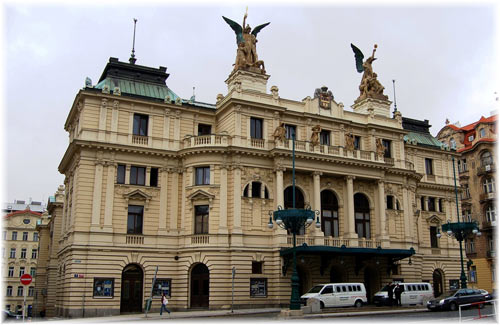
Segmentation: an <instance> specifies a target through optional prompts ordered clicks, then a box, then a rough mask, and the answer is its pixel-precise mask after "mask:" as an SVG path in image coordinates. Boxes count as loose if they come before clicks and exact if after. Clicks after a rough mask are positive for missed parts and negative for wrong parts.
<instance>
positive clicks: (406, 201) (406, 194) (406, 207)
mask: <svg viewBox="0 0 500 325" xmlns="http://www.w3.org/2000/svg"><path fill="white" fill-rule="evenodd" d="M413 213H414V211H413V207H412V205H411V191H410V187H409V186H408V185H403V224H404V240H405V242H409V241H411V224H410V223H411V220H412V218H411V215H412V214H413Z"/></svg>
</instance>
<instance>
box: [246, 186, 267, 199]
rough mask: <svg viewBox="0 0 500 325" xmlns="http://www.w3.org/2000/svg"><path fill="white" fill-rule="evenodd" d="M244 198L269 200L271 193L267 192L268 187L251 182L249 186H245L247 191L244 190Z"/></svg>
mask: <svg viewBox="0 0 500 325" xmlns="http://www.w3.org/2000/svg"><path fill="white" fill-rule="evenodd" d="M262 190H263V192H262ZM243 196H244V197H252V198H261V199H269V191H268V190H267V187H266V185H264V184H262V183H261V182H251V183H249V184H247V186H245V189H244V190H243Z"/></svg>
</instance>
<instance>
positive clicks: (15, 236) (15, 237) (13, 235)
mask: <svg viewBox="0 0 500 325" xmlns="http://www.w3.org/2000/svg"><path fill="white" fill-rule="evenodd" d="M12 240H17V231H13V232H12Z"/></svg>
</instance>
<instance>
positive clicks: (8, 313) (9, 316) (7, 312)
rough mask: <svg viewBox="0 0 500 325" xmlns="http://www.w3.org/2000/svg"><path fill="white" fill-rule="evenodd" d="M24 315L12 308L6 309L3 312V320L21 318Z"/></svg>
mask: <svg viewBox="0 0 500 325" xmlns="http://www.w3.org/2000/svg"><path fill="white" fill-rule="evenodd" d="M21 318H22V316H20V315H17V314H15V313H13V312H11V311H10V310H4V311H3V313H2V322H8V321H11V320H16V319H21Z"/></svg>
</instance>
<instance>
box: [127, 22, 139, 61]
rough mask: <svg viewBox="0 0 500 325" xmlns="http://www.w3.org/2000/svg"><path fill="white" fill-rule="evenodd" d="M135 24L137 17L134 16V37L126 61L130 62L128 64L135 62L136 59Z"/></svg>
mask: <svg viewBox="0 0 500 325" xmlns="http://www.w3.org/2000/svg"><path fill="white" fill-rule="evenodd" d="M136 24H137V19H135V18H134V39H133V41H132V54H131V55H130V59H128V61H129V62H130V64H135V61H137V59H136V58H135V54H134V53H135V25H136Z"/></svg>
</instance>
